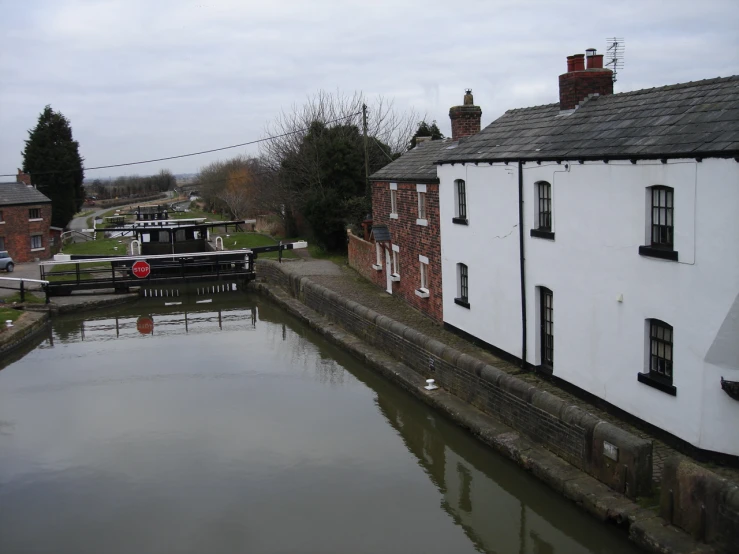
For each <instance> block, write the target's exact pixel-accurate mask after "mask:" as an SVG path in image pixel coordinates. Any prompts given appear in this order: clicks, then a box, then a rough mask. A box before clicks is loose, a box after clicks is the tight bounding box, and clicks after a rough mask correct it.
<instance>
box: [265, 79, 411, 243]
mask: <svg viewBox="0 0 739 554" xmlns="http://www.w3.org/2000/svg"><path fill="white" fill-rule="evenodd" d="M363 104H365V98H364V96H363V95H362V94H361V93H354V94H353V95H352V96H347V95H344V94H341V93H339V92H337V93H335V94H331V93H326V92H323V91H321V92H319V93H317V94H316V95H314V96H312V97H310V98H308V101H307V102H306V103H305V104H304V105H302V106H300V107H296V106H294V107H293V109H292V111H291V112H282V114H280V115H279V116H278V117H277V119H275V120H274V121H273V122H272V124H271V125H269V126H268V128H267V133H268V135H270V136H273V137H277V138H274V139H272V140H269V141H265V142H264V143H263V146H262V164H263V165H265V166H267V167H269V168H270V169H271V170H272V171H273V173H272V178H273V180H274V183H273V188H272V193H273V196H274V197H275V200H278V199H279V202H280V203H281V206H282V207H283V209H284V211H285V212H288V213H289V212H294V211H300V212H302V213H303V215H304V216H305V217H306V219H307V220H308V222H309V223H310V224H311V227H312V229H313V233H314V235H315V238H316V240H317V242H318V243H319V244H321V246H323V247H324V248H328V249H344V248H345V247H346V231H345V229H346V225H347V224H348V223H349V224H358V223H359V222H361V221H362V220H363V219H364V218H365V217H366V216H367V214H368V213H370V212H371V199H370V198H369V196H368V195H367V192H368V190H367V187H366V182H365V174H364V138H363V133H362V106H363ZM418 120H419V117H418V115H417V114H416V113H414V112H412V111H411V112H408V113H399V112H397V111H396V110H395V109H394V108H393V106H392V103H391V102H387V101H386V100H384V99H383V98H379V99H378V100H377V101H375V102H374V103H373V104H372V105H371V106H370V107H369V109H368V130H367V134H368V137H369V142H368V149H367V150H368V158H369V169H370V174H371V173H373V172H375V171H377V170H379V169H381V168H382V167H383V166H385V165H386V164H388V163H390V162H391V161H392V160H393V159H395V158H396V157H397V156H398V155H400V154H401V153H403V152H405V151H406V150H407V149H408V144H409V143H410V140H411V137H412V135H413V132H414V129H415V127H416V123H415V122H417V121H418ZM286 227H287V225H286Z"/></svg>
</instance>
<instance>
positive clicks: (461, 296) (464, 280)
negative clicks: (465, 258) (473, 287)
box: [454, 264, 470, 309]
mask: <svg viewBox="0 0 739 554" xmlns="http://www.w3.org/2000/svg"><path fill="white" fill-rule="evenodd" d="M468 271H469V270H468V268H467V266H466V265H465V264H457V298H455V299H454V303H455V304H459V305H460V306H462V307H464V308H467V309H469V307H470V301H469V296H468V292H469V277H468V275H469V274H468Z"/></svg>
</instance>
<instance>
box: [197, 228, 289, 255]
mask: <svg viewBox="0 0 739 554" xmlns="http://www.w3.org/2000/svg"><path fill="white" fill-rule="evenodd" d="M228 235H229V236H228V237H227V236H226V235H225V234H220V233H219V236H220V237H221V238H223V248H224V249H226V250H239V249H242V248H256V247H257V246H274V245H276V244H278V242H279V241H276V240H275V239H273V238H272V237H270V236H268V235H262V234H260V233H246V232H236V233H228ZM212 237H213V235H211V238H212ZM212 240H213V241H215V239H214V238H212ZM282 242H293V241H292V240H288V239H285V240H283V241H282ZM259 257H260V258H267V259H274V260H276V259H277V252H267V253H266V254H259ZM282 257H283V258H297V257H298V256H297V255H296V254H295V252H293V251H292V250H286V251H284V252H283V253H282Z"/></svg>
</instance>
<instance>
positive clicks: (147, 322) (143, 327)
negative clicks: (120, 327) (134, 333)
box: [136, 316, 154, 335]
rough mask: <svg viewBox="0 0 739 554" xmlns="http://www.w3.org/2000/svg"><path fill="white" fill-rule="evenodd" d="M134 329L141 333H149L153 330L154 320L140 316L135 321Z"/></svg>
mask: <svg viewBox="0 0 739 554" xmlns="http://www.w3.org/2000/svg"><path fill="white" fill-rule="evenodd" d="M136 329H138V331H139V333H141V334H142V335H150V334H151V333H152V331H154V321H153V320H152V319H151V318H150V317H146V316H141V317H140V318H139V319H138V320H137V321H136Z"/></svg>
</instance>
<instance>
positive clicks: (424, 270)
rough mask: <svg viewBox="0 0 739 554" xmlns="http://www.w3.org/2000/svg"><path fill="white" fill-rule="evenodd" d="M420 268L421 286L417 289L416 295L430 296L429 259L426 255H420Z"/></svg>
mask: <svg viewBox="0 0 739 554" xmlns="http://www.w3.org/2000/svg"><path fill="white" fill-rule="evenodd" d="M418 269H419V275H420V285H421V286H420V287H418V288H417V289H416V291H415V292H416V296H420V297H421V298H428V297H429V289H428V284H429V282H428V281H429V275H428V271H429V259H428V258H427V257H426V256H418Z"/></svg>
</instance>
